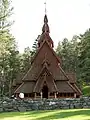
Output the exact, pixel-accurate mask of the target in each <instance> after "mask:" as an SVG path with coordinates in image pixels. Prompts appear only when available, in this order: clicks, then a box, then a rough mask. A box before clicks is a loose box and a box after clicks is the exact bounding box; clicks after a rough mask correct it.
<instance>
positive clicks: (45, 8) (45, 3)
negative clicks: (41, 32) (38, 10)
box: [44, 1, 47, 14]
mask: <svg viewBox="0 0 90 120" xmlns="http://www.w3.org/2000/svg"><path fill="white" fill-rule="evenodd" d="M44 4H45V14H46V12H47V8H46V4H47V3H46V1H45V3H44Z"/></svg>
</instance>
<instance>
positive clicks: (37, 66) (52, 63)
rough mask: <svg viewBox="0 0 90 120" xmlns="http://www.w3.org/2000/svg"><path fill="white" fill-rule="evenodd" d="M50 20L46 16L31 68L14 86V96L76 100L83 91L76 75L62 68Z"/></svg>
mask: <svg viewBox="0 0 90 120" xmlns="http://www.w3.org/2000/svg"><path fill="white" fill-rule="evenodd" d="M49 33H50V30H49V26H48V18H47V15H46V14H45V16H44V25H43V27H42V34H41V35H40V38H39V40H38V49H37V52H36V54H35V56H34V58H33V60H32V63H31V67H30V69H29V70H28V71H27V73H26V74H25V75H24V76H21V77H22V78H21V79H19V80H18V81H17V84H16V85H15V86H14V88H15V91H14V94H15V96H16V97H19V94H20V93H24V97H25V98H32V99H38V98H39V99H42V98H76V97H80V96H81V94H82V93H81V91H80V89H79V88H78V87H77V85H76V77H75V75H74V74H69V73H68V74H67V73H65V71H64V70H63V69H62V67H61V60H60V58H58V56H57V54H56V53H55V51H54V50H53V47H54V43H53V40H52V39H51V37H50V35H49Z"/></svg>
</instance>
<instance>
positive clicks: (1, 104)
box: [0, 97, 90, 112]
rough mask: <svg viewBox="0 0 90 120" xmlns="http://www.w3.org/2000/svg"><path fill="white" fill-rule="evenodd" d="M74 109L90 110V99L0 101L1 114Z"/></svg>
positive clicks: (7, 99)
mask: <svg viewBox="0 0 90 120" xmlns="http://www.w3.org/2000/svg"><path fill="white" fill-rule="evenodd" d="M74 108H90V97H83V98H72V99H71V98H66V99H47V100H45V99H43V100H30V99H28V100H20V99H9V98H4V99H3V100H1V99H0V112H16V111H31V110H53V109H74Z"/></svg>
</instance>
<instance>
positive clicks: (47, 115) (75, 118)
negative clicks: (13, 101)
mask: <svg viewBox="0 0 90 120" xmlns="http://www.w3.org/2000/svg"><path fill="white" fill-rule="evenodd" d="M0 120H90V109H73V110H71V109H69V110H50V111H31V112H13V113H0Z"/></svg>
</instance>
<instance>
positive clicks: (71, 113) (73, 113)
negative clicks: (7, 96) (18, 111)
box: [27, 110, 90, 120]
mask: <svg viewBox="0 0 90 120" xmlns="http://www.w3.org/2000/svg"><path fill="white" fill-rule="evenodd" d="M47 112H48V111H47ZM51 113H52V114H47V115H45V116H44V115H43V116H41V117H39V116H37V118H35V119H33V120H51V119H60V118H68V117H72V116H74V117H75V116H77V115H84V116H87V117H90V110H78V111H77V110H76V111H75V110H72V111H71V110H70V111H69V110H68V111H67V110H65V112H64V111H62V110H61V111H60V110H59V111H58V110H57V112H51ZM44 114H45V113H44ZM38 115H39V114H38ZM27 117H29V116H27ZM85 120H86V119H85ZM87 120H90V119H87Z"/></svg>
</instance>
